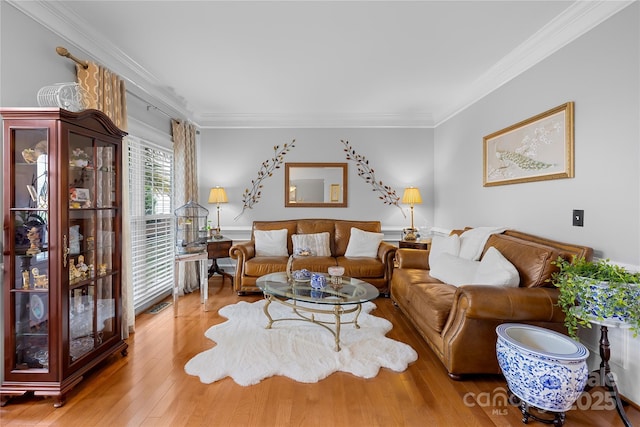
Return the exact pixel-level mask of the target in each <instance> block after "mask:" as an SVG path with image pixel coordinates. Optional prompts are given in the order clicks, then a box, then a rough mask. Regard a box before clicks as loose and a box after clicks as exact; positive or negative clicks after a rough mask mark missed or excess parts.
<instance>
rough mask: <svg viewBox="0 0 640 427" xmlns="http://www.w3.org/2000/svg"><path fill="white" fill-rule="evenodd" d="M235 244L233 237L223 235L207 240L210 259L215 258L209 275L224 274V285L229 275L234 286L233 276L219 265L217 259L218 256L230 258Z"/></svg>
mask: <svg viewBox="0 0 640 427" xmlns="http://www.w3.org/2000/svg"><path fill="white" fill-rule="evenodd" d="M232 245H233V241H232V240H231V239H227V238H226V237H223V238H222V239H213V238H212V239H209V240H207V253H208V254H209V259H211V260H213V263H212V264H211V267H210V268H209V277H211V276H213V275H214V274H215V273H218V274H220V275H221V276H222V284H223V285H224V278H225V277H228V278H229V280H231V287H232V288H233V276H232V275H231V274H229V273H227V272H225V271H224V270H223V269H221V268H220V267H219V266H218V262H217V259H218V258H228V257H229V249H231V246H232Z"/></svg>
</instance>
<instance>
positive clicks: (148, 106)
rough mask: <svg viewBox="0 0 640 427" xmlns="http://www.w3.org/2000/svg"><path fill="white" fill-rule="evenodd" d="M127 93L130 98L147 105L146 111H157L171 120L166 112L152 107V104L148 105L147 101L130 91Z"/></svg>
mask: <svg viewBox="0 0 640 427" xmlns="http://www.w3.org/2000/svg"><path fill="white" fill-rule="evenodd" d="M127 93H128V94H129V95H131V96H133V97H134V98H137V99H139V100H140V101H142V102H144V103H145V104H147V111H150V110H152V109H153V110H155V111H159V112H160V113H162V114H164V115H165V116H167V117H168V118H170V119H173V117H172V116H171V114H169V113H167V112H166V111H163V110H162V109H160V108H158V107H156V106H155V105H153V104H152V103H150V102H149V101H147V100H146V99H144V98H142V97H140V96H138V95H136V94H135V93H133V92H131V91H127Z"/></svg>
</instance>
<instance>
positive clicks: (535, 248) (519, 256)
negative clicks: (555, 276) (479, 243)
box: [485, 234, 560, 288]
mask: <svg viewBox="0 0 640 427" xmlns="http://www.w3.org/2000/svg"><path fill="white" fill-rule="evenodd" d="M485 246H486V248H487V249H488V248H489V247H491V246H493V247H494V248H496V249H497V250H498V251H500V253H501V254H502V255H503V256H504V257H505V258H506V259H507V260H509V262H510V263H511V264H513V265H514V266H515V267H516V269H517V270H518V274H519V275H520V287H525V288H536V287H540V286H550V287H553V285H551V284H550V283H549V282H547V279H549V278H551V274H552V273H553V272H554V271H555V266H553V265H552V264H551V261H553V260H555V259H557V258H558V255H559V254H560V252H559V251H558V250H557V249H555V248H552V247H550V246H546V245H543V244H540V243H536V242H532V241H528V240H524V239H518V238H516V237H511V236H507V235H504V234H500V235H493V236H491V237H490V238H489V240H488V241H487V244H486V245H485Z"/></svg>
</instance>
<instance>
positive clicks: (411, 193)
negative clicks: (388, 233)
mask: <svg viewBox="0 0 640 427" xmlns="http://www.w3.org/2000/svg"><path fill="white" fill-rule="evenodd" d="M402 203H403V204H406V205H410V206H411V228H405V232H406V234H405V236H404V240H416V239H417V236H416V231H418V230H416V229H415V228H414V227H413V205H416V204H420V203H422V197H420V191H419V190H418V189H417V188H415V187H408V188H405V189H404V194H403V195H402Z"/></svg>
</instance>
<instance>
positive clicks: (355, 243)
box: [344, 227, 384, 258]
mask: <svg viewBox="0 0 640 427" xmlns="http://www.w3.org/2000/svg"><path fill="white" fill-rule="evenodd" d="M383 238H384V234H383V233H372V232H370V231H364V230H360V229H359V228H356V227H351V236H350V237H349V244H348V245H347V250H346V251H345V253H344V256H345V257H366V258H377V257H378V247H379V246H380V242H382V239H383Z"/></svg>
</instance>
